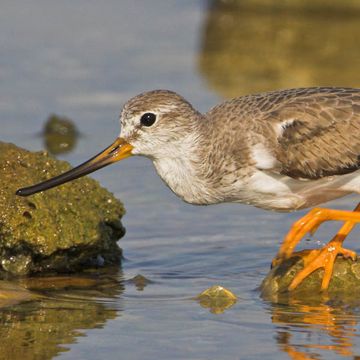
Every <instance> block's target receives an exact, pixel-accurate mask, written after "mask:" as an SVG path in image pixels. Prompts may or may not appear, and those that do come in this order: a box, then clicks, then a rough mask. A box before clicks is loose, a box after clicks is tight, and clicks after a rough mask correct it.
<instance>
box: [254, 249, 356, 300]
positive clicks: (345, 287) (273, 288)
mask: <svg viewBox="0 0 360 360" xmlns="http://www.w3.org/2000/svg"><path fill="white" fill-rule="evenodd" d="M303 267H304V265H303V260H302V259H301V258H300V257H299V256H296V254H294V256H293V257H291V258H289V259H288V260H285V261H284V262H282V263H281V264H279V265H278V266H276V267H274V268H273V269H271V270H270V272H269V273H268V274H267V276H266V278H265V279H264V281H263V282H262V284H261V287H260V289H261V295H262V297H263V298H265V299H269V300H272V301H278V300H279V299H281V298H282V297H286V296H289V295H291V296H294V295H296V296H298V295H303V296H306V297H311V296H315V297H318V296H319V294H320V287H321V281H322V278H323V274H324V270H323V269H318V270H316V271H314V272H313V273H312V274H311V275H309V276H308V277H307V278H306V279H304V281H303V282H302V283H300V284H299V285H298V287H297V288H296V289H295V290H293V291H291V293H290V292H289V291H288V286H289V285H290V283H291V281H292V279H293V278H294V277H295V275H296V274H297V273H298V272H299V271H300V270H302V269H303ZM359 292H360V260H356V261H353V260H351V259H345V258H344V257H342V256H338V257H337V258H336V261H335V264H334V269H333V274H332V277H331V280H330V284H329V288H328V290H327V294H328V295H330V296H331V295H337V294H341V295H342V296H350V295H351V294H356V297H358V294H359Z"/></svg>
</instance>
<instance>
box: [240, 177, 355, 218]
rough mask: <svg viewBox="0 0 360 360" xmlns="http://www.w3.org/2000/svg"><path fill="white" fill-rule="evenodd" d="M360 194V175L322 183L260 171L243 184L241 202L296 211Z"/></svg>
mask: <svg viewBox="0 0 360 360" xmlns="http://www.w3.org/2000/svg"><path fill="white" fill-rule="evenodd" d="M352 192H356V193H360V172H359V171H357V172H354V173H352V174H347V175H339V176H332V177H326V178H322V179H319V180H306V179H304V180H302V179H301V180H299V179H293V178H290V177H288V176H282V175H278V174H272V173H269V172H266V171H257V172H256V173H254V174H253V175H252V176H251V177H250V178H249V180H248V181H247V182H246V184H242V189H241V199H240V198H239V199H238V200H234V201H238V202H242V203H247V204H251V205H254V206H256V207H260V208H263V209H268V210H275V211H294V210H299V209H304V208H308V207H313V206H317V205H319V204H321V203H324V202H327V201H330V200H333V199H336V198H339V197H342V196H345V195H347V194H349V193H352Z"/></svg>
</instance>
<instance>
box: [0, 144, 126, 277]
mask: <svg viewBox="0 0 360 360" xmlns="http://www.w3.org/2000/svg"><path fill="white" fill-rule="evenodd" d="M69 168H70V165H69V164H68V163H67V162H64V161H59V160H56V159H54V158H52V157H51V156H49V155H48V154H47V153H45V152H36V153H34V152H29V151H27V150H24V149H21V148H19V147H17V146H15V145H13V144H8V143H2V142H0V181H1V186H0V204H1V205H0V276H1V274H3V275H5V274H7V273H11V274H13V275H28V274H30V273H37V272H51V271H56V272H67V271H74V270H79V269H81V268H83V267H88V266H93V265H97V264H98V263H99V262H101V263H102V264H104V265H107V264H114V263H117V262H119V261H120V258H121V250H120V248H119V247H118V245H117V243H116V242H117V240H118V239H119V238H120V237H121V236H123V235H124V228H123V226H122V224H121V221H120V219H121V217H122V216H123V214H124V212H125V210H124V207H123V205H122V204H121V203H120V201H118V200H117V199H116V198H115V197H114V196H113V195H112V194H111V193H110V192H108V191H107V190H105V189H103V188H101V187H100V185H99V183H98V182H97V181H95V180H93V179H90V178H88V177H85V178H81V179H78V180H76V181H73V182H71V183H68V184H65V185H62V186H60V187H57V188H54V189H51V190H48V191H46V192H42V193H39V194H35V195H33V196H29V197H19V196H16V195H15V191H16V190H17V189H18V188H19V187H23V186H27V185H31V184H34V183H37V182H39V181H43V180H46V179H48V178H50V177H53V176H55V175H57V174H59V173H61V172H63V171H66V170H68V169H69ZM99 259H100V261H99Z"/></svg>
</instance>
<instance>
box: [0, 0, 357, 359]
mask: <svg viewBox="0 0 360 360" xmlns="http://www.w3.org/2000/svg"><path fill="white" fill-rule="evenodd" d="M0 49H1V56H0V123H1V140H2V141H7V142H14V143H16V144H17V145H19V146H22V147H25V148H27V149H30V150H40V149H47V150H48V151H50V152H52V153H53V154H54V155H56V156H58V157H59V158H61V159H65V160H67V161H69V162H71V163H72V164H74V165H75V164H77V163H79V162H82V161H84V160H86V159H87V158H89V157H90V156H92V155H94V154H95V153H97V152H99V151H100V150H101V149H103V148H105V147H106V146H107V145H108V144H110V142H112V141H113V139H114V138H115V137H116V136H117V135H118V133H119V124H118V115H119V113H120V110H121V107H122V105H123V104H124V103H125V102H126V100H127V99H129V98H130V97H132V96H134V95H136V94H138V93H140V92H143V91H146V90H150V89H170V90H175V91H177V92H179V93H180V94H181V95H183V96H184V97H185V98H186V99H188V100H189V101H190V102H192V104H193V105H194V106H195V107H196V108H198V109H199V110H200V111H203V112H205V111H207V109H209V108H210V107H211V106H213V105H215V104H217V103H218V102H220V101H222V100H223V99H226V98H229V97H235V96H240V95H244V94H248V93H255V92H263V91H269V90H275V89H281V88H293V87H304V86H321V85H325V86H353V87H359V84H360V2H359V1H356V0H333V1H326V0H302V1H297V0H283V1H281V2H280V1H277V0H222V1H221V0H217V1H216V0H208V1H206V0H195V1H192V0H182V1H175V0H169V1H161V0H152V1H145V0H136V1H134V0H121V1H118V0H106V1H101V2H100V1H95V0H77V1H75V2H74V1H70V0H63V1H57V2H55V1H47V0H28V1H22V2H21V1H17V0H15V1H14V0H11V1H10V0H1V1H0ZM94 178H96V179H98V180H99V181H100V182H101V184H102V185H103V186H105V187H107V188H108V189H109V190H110V191H112V192H114V193H115V194H116V196H117V197H118V198H120V199H121V200H122V201H123V202H124V204H125V207H126V209H127V215H126V217H125V218H124V225H125V227H126V228H127V235H126V236H125V238H123V239H122V240H121V241H120V246H121V247H122V248H123V250H124V262H123V264H122V267H119V268H118V269H115V270H114V269H112V272H111V274H105V275H104V276H105V277H106V279H107V281H108V280H109V279H111V281H110V280H109V281H110V283H109V282H107V283H106V284H107V285H106V286H101V287H99V288H97V289H96V291H95V290H93V291H87V292H85V293H84V292H79V291H76V290H74V288H76V286H72V287H71V289H73V290H71V291H70V290H69V289H68V291H67V292H66V291H63V290H61V291H60V290H59V291H58V292H56V291H55V292H54V289H53V288H52V287H51V286H48V288H46V287H45V288H46V294H47V295H50V296H51V301H45V300H43V301H41V302H31V303H27V305H26V306H25V305H17V306H16V307H7V308H6V310H3V311H2V312H1V316H0V321H1V324H2V329H3V330H2V331H3V333H2V338H3V339H6V341H3V342H2V345H1V344H0V350H1V351H0V359H2V358H4V359H17V358H21V359H33V358H38V359H40V358H41V359H51V358H53V357H55V356H56V358H59V359H60V358H61V359H84V358H86V359H98V358H100V357H102V358H106V359H117V358H119V356H121V355H123V356H124V358H126V359H144V358H147V359H155V358H156V359H169V358H171V359H192V358H194V359H195V358H196V359H203V358H206V359H220V358H221V359H234V358H239V357H240V358H241V359H258V358H262V359H271V358H276V359H288V358H292V359H313V358H316V359H333V358H336V359H337V358H343V357H345V356H346V357H353V358H355V356H356V355H359V354H360V340H359V338H358V332H359V326H358V319H359V312H358V307H356V306H350V305H349V303H343V302H341V301H339V302H338V303H329V302H328V301H327V299H323V298H319V303H317V304H306V306H305V305H303V304H301V303H299V302H296V301H292V302H291V303H289V304H287V305H282V306H278V305H275V304H269V303H267V302H265V301H262V300H261V299H260V298H259V294H258V293H257V292H256V290H255V289H256V287H257V286H258V285H259V284H260V283H261V280H262V279H263V277H264V275H265V274H266V273H267V271H268V269H269V264H270V261H271V259H272V257H273V256H274V255H275V253H276V251H277V249H278V246H279V244H280V243H281V239H282V237H283V235H284V234H285V233H286V231H287V229H288V228H289V226H290V224H291V223H292V222H293V221H294V220H295V219H296V218H298V217H299V216H301V215H302V214H303V213H296V214H274V213H269V212H265V211H263V210H258V209H255V208H251V207H247V206H240V205H229V204H223V205H219V206H214V207H203V208H199V207H193V206H190V205H186V204H183V203H182V202H181V201H179V199H177V198H176V197H175V196H174V195H173V194H172V193H171V192H170V191H169V190H168V189H167V188H166V187H165V186H164V184H163V183H162V182H161V180H160V179H159V178H158V176H157V175H156V173H155V170H154V169H153V166H152V164H151V162H150V161H148V160H146V159H141V158H132V159H128V160H126V161H124V162H122V163H121V164H118V165H114V166H113V167H109V168H106V169H104V170H101V171H100V172H97V173H95V174H94ZM355 201H356V200H355V199H354V198H351V197H350V198H345V199H340V200H338V201H336V202H334V203H333V204H331V205H332V206H334V207H337V208H343V209H350V208H353V207H354V205H355ZM330 230H331V227H330V228H328V227H326V226H325V227H324V229H323V230H322V232H320V235H319V237H320V240H318V241H320V242H321V241H323V242H326V241H327V240H328V239H329V237H330V236H331V231H330ZM356 234H357V235H358V236H359V233H356ZM353 238H354V239H356V236H354V237H353ZM352 246H353V248H355V249H356V248H357V249H359V245H358V242H356V241H355V240H354V241H353V243H352ZM137 274H142V275H144V276H145V277H146V278H147V279H149V280H150V282H149V283H146V284H147V286H145V287H144V286H142V287H140V288H141V290H139V289H140V288H139V287H137V286H134V285H133V283H132V282H130V279H132V278H133V277H134V276H135V275H137ZM214 283H220V284H221V285H224V286H227V287H228V288H230V289H231V290H232V291H233V292H234V293H235V294H237V296H238V298H239V300H238V302H237V304H236V305H234V306H233V307H232V308H231V309H228V310H226V311H225V310H224V312H223V313H222V314H218V315H215V314H213V313H211V312H209V311H208V309H204V308H202V307H201V306H200V305H199V304H198V303H196V302H194V301H193V300H191V299H192V298H193V297H194V296H195V295H196V294H197V293H199V292H200V291H202V290H204V289H205V288H207V287H209V286H211V285H213V284H214ZM51 289H53V290H51ZM43 290H44V288H43ZM69 291H70V292H69ZM60 300H61V301H60ZM64 301H65V302H64ZM59 309H61V313H59V312H58V310H59ZM89 309H90V312H89ZM89 314H90V315H91V316H89ZM35 325H36V326H35ZM42 329H43V330H42ZM150 334H151V335H150ZM244 334H246V335H244ZM35 339H36V341H35ZM319 344H320V345H319ZM34 354H38V356H37V357H36V356H35V355H34Z"/></svg>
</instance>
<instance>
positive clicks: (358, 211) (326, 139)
mask: <svg viewBox="0 0 360 360" xmlns="http://www.w3.org/2000/svg"><path fill="white" fill-rule="evenodd" d="M120 126H121V131H120V135H119V136H118V137H117V138H116V139H115V141H114V142H113V143H112V144H111V145H110V146H108V147H107V148H106V149H104V150H103V151H102V152H100V153H99V154H98V155H96V156H94V157H92V158H91V159H90V160H88V161H86V162H84V163H83V164H81V165H79V166H77V167H75V168H73V169H71V170H69V171H67V172H65V173H63V174H60V175H58V176H56V177H54V178H51V179H49V180H46V181H44V182H41V183H39V184H35V185H32V186H29V187H24V188H21V189H19V190H17V192H16V194H17V195H19V196H29V195H32V194H35V193H37V192H40V191H44V190H47V189H50V188H52V187H54V186H58V185H61V184H63V183H65V182H68V181H71V180H74V179H77V178H79V177H81V176H84V175H86V174H89V173H91V172H93V171H95V170H97V169H100V168H102V167H104V166H107V165H109V164H112V163H114V162H117V161H120V160H123V159H125V158H128V157H130V156H134V155H140V156H145V157H147V158H149V159H150V160H151V161H152V162H153V164H154V166H155V169H156V171H157V173H158V174H159V176H160V177H161V179H162V180H163V181H164V182H165V184H166V185H167V186H168V187H169V188H170V189H171V190H172V191H173V192H174V193H175V194H176V195H177V196H178V197H180V198H181V199H182V200H184V201H185V202H187V203H190V204H195V205H211V204H217V203H223V202H233V203H243V204H247V205H253V206H255V207H258V208H262V209H265V210H273V211H278V212H291V211H296V210H300V209H305V208H312V210H310V211H309V212H308V213H307V214H306V215H305V216H303V217H302V218H301V219H300V220H298V221H296V222H295V223H294V224H293V225H292V226H291V228H290V230H289V232H288V233H287V235H286V236H285V238H284V241H283V243H282V245H281V246H280V249H279V251H278V253H277V255H276V256H275V257H274V259H273V261H272V265H277V264H280V263H282V262H283V261H285V260H286V259H288V258H289V257H291V256H292V255H293V254H294V252H295V248H296V246H297V244H298V243H299V242H300V241H301V239H302V238H303V237H304V236H305V235H306V234H307V233H314V232H315V231H316V230H317V228H318V227H319V226H320V225H321V224H322V223H323V222H325V221H330V220H337V221H341V222H343V225H342V227H341V229H340V230H339V232H338V233H337V234H335V235H334V237H333V238H332V239H331V240H330V241H329V242H328V243H327V244H326V245H325V246H324V247H322V248H320V249H310V250H305V251H302V252H296V254H299V256H301V257H302V258H303V260H304V268H303V269H302V270H301V271H300V272H299V273H298V274H296V276H295V277H294V279H293V280H292V282H291V283H290V285H289V288H288V290H289V291H292V290H295V289H296V288H297V286H298V285H299V284H300V283H301V282H302V281H303V280H304V279H305V278H306V277H308V276H309V275H310V274H311V273H312V272H314V271H315V270H317V269H319V268H323V269H324V276H323V278H322V283H321V290H326V289H327V288H328V286H329V283H330V280H331V276H332V271H333V265H334V262H335V259H336V257H337V256H338V255H342V256H344V257H347V258H351V259H353V260H355V259H356V253H355V252H354V251H352V250H349V249H346V248H344V247H343V241H344V240H345V238H346V236H347V235H348V234H349V233H350V231H351V230H352V228H353V227H354V225H355V224H356V223H358V222H360V203H359V205H357V207H356V208H355V209H354V211H346V210H334V209H328V208H322V207H318V205H319V204H322V203H324V202H327V201H329V200H333V199H336V198H339V197H342V196H345V195H348V194H351V193H357V194H359V193H360V89H357V88H344V87H310V88H295V89H285V90H276V91H271V92H264V93H259V94H253V95H245V96H241V97H237V98H233V99H229V100H225V101H223V102H222V103H220V104H218V105H216V106H215V107H213V108H211V109H210V110H209V111H208V112H207V113H200V112H199V111H198V110H196V109H195V108H194V107H193V106H192V105H191V103H190V102H188V101H187V100H185V99H184V98H183V97H182V96H180V95H179V94H177V93H176V92H173V91H170V90H152V91H147V92H143V93H141V94H139V95H137V96H135V97H133V98H131V99H130V100H128V101H127V102H126V103H125V105H124V106H123V108H122V111H121V113H120Z"/></svg>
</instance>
